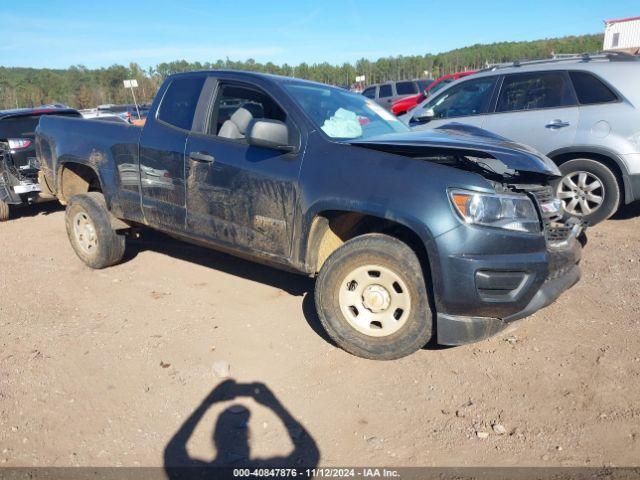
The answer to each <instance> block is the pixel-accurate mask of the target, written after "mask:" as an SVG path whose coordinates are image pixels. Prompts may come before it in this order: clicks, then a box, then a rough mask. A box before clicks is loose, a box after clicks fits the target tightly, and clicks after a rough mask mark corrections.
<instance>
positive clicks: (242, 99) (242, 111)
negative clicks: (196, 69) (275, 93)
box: [209, 84, 287, 141]
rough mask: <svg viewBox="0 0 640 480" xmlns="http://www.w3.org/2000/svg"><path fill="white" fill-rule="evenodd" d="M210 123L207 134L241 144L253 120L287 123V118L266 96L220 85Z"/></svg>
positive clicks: (252, 90) (245, 89) (234, 86)
mask: <svg viewBox="0 0 640 480" xmlns="http://www.w3.org/2000/svg"><path fill="white" fill-rule="evenodd" d="M218 92H219V93H218V96H217V98H216V102H215V106H214V109H213V112H212V117H211V121H210V122H209V133H210V134H213V135H217V136H219V137H224V138H230V139H234V140H241V141H243V140H244V138H245V135H246V131H247V127H248V126H249V123H250V122H251V120H253V119H254V118H265V119H270V120H279V121H281V122H286V120H287V118H286V114H285V113H284V112H283V111H282V109H281V108H280V106H279V105H278V104H277V103H276V102H275V101H274V100H273V99H272V98H271V97H270V96H268V95H267V94H266V93H263V92H262V91H259V90H256V89H253V88H249V87H244V86H240V85H229V84H227V85H224V84H223V85H222V86H221V87H220V89H219V90H218Z"/></svg>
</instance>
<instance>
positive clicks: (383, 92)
mask: <svg viewBox="0 0 640 480" xmlns="http://www.w3.org/2000/svg"><path fill="white" fill-rule="evenodd" d="M391 95H393V93H392V92H391V85H380V91H379V92H378V98H385V97H390V96H391Z"/></svg>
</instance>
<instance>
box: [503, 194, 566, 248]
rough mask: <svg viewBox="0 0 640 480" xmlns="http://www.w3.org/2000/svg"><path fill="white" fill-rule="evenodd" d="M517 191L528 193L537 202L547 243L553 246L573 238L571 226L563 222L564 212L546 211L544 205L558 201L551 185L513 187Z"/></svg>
mask: <svg viewBox="0 0 640 480" xmlns="http://www.w3.org/2000/svg"><path fill="white" fill-rule="evenodd" d="M513 187H514V188H515V189H517V190H521V191H524V192H526V193H528V194H529V195H530V196H531V197H532V198H533V200H534V201H535V202H536V204H537V207H538V211H539V212H540V215H541V218H542V227H543V229H544V235H545V238H546V240H547V243H549V244H551V245H553V244H558V243H562V242H564V241H566V240H567V239H569V237H570V236H571V228H572V227H571V226H567V225H566V224H565V223H563V222H562V211H561V210H560V211H557V212H549V211H545V209H544V208H543V206H544V205H550V204H552V203H553V202H554V201H555V200H556V194H555V191H554V189H553V187H552V186H550V185H513Z"/></svg>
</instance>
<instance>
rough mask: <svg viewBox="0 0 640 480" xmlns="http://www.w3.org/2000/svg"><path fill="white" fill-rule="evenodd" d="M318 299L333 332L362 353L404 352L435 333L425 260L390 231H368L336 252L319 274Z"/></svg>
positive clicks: (388, 356) (387, 356)
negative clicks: (425, 275)
mask: <svg viewBox="0 0 640 480" xmlns="http://www.w3.org/2000/svg"><path fill="white" fill-rule="evenodd" d="M315 298H316V308H317V310H318V316H319V317H320V322H321V323H322V325H323V327H324V328H325V330H326V331H327V333H328V334H329V336H330V337H331V338H332V339H333V340H334V341H335V342H336V343H337V344H338V345H339V346H340V347H342V348H343V349H344V350H346V351H347V352H349V353H352V354H353V355H357V356H359V357H364V358H369V359H374V360H393V359H396V358H400V357H404V356H406V355H409V354H410V353H413V352H415V351H416V350H418V349H420V348H422V347H423V346H424V345H425V344H426V343H427V342H428V341H429V339H430V338H431V336H432V324H433V320H432V316H431V309H430V307H429V300H428V296H427V286H426V285H425V281H424V276H423V274H422V267H421V265H420V261H419V260H418V257H417V256H416V254H415V253H414V252H413V250H411V248H409V247H408V246H407V245H406V244H405V243H403V242H401V241H400V240H397V239H395V238H393V237H390V236H387V235H382V234H377V233H373V234H367V235H362V236H360V237H356V238H354V239H352V240H349V241H347V242H346V243H345V244H344V245H342V246H341V247H340V248H338V249H337V250H336V251H335V252H333V253H332V254H331V255H330V256H329V258H328V259H327V260H326V262H325V263H324V265H323V266H322V269H321V270H320V273H319V275H318V279H317V281H316V288H315Z"/></svg>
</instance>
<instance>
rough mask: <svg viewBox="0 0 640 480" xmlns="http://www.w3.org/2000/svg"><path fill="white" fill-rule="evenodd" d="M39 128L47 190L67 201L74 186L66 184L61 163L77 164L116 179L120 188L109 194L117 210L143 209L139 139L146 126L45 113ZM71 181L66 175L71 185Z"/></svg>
mask: <svg viewBox="0 0 640 480" xmlns="http://www.w3.org/2000/svg"><path fill="white" fill-rule="evenodd" d="M37 132H38V135H37V143H36V151H37V157H38V163H39V165H40V169H41V172H42V174H41V179H40V183H41V184H42V187H43V191H45V192H47V193H51V194H53V195H55V196H57V197H58V199H59V200H60V202H61V203H63V204H64V203H66V201H67V200H68V197H70V196H71V195H70V194H72V193H73V188H70V189H67V188H63V183H64V181H65V179H64V178H60V171H61V168H60V167H62V166H63V165H65V164H74V168H84V167H87V168H91V169H93V170H94V171H95V172H97V173H98V176H99V178H100V179H102V180H103V181H105V180H107V181H109V182H114V186H116V187H118V188H111V189H109V193H111V195H110V196H109V195H106V200H107V203H108V204H109V205H110V206H112V211H113V212H114V214H116V215H118V214H123V212H124V211H127V210H130V209H133V210H134V213H135V212H136V211H137V210H139V204H140V196H139V195H140V194H139V186H138V178H139V177H138V175H139V173H138V172H139V158H138V141H139V139H140V134H141V133H142V127H138V126H135V125H125V124H120V123H112V122H98V121H94V120H85V119H81V118H64V117H43V118H42V119H41V120H40V124H39V126H38V130H37ZM71 181H72V179H71V178H68V179H66V186H67V187H69V186H70V185H71ZM105 193H107V192H105ZM123 205H124V206H123Z"/></svg>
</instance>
